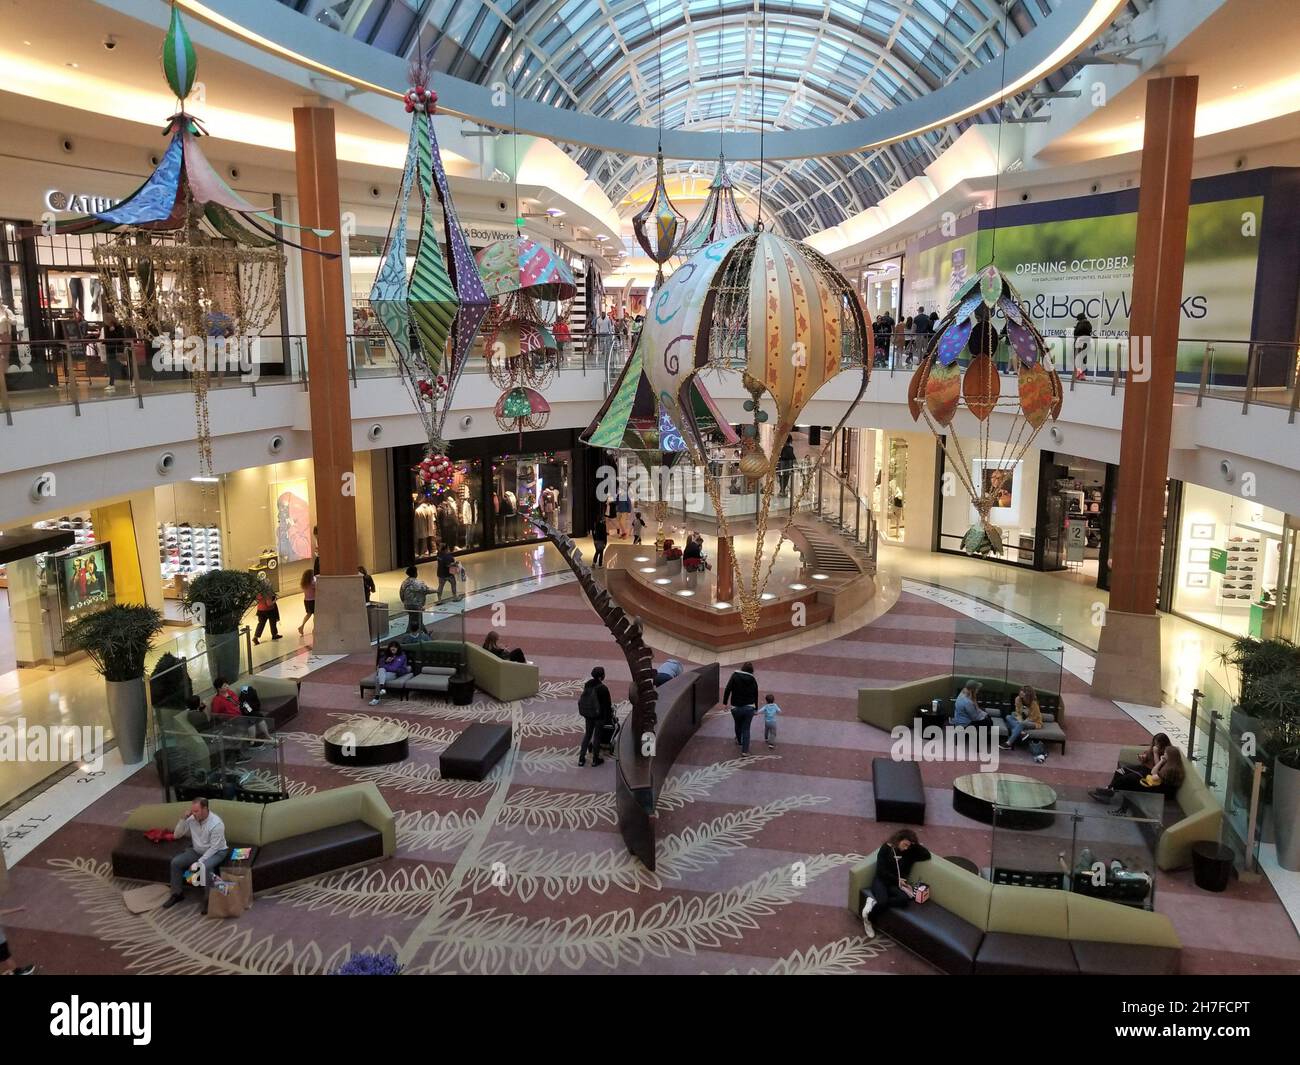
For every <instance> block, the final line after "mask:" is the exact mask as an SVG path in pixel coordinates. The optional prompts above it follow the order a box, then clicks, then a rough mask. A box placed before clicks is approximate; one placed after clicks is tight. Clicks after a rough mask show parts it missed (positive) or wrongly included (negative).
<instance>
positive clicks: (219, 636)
mask: <svg viewBox="0 0 1300 1065" xmlns="http://www.w3.org/2000/svg"><path fill="white" fill-rule="evenodd" d="M203 642H204V644H205V645H206V651H207V656H208V675H209V677H210V678H211V679H212V680H213V681H215V680H216V679H217V678H218V677H222V678H224V679H225V680H227V681H231V682H232V683H233V682H234V680H235V678H236V677H238V676H239V674H240V672H241V669H240V663H241V662H242V660H243V655H242V654H241V653H240V644H241V643H242V642H243V641H242V640H241V639H240V636H239V633H237V632H221V633H213V632H208V633H204V638H203ZM250 665H251V663H250Z"/></svg>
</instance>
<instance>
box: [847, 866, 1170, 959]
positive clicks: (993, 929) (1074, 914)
mask: <svg viewBox="0 0 1300 1065" xmlns="http://www.w3.org/2000/svg"><path fill="white" fill-rule="evenodd" d="M875 870H876V859H875V857H874V856H873V857H872V858H871V859H870V860H869V861H866V862H863V863H862V864H861V865H858V866H855V867H854V868H853V869H852V870H851V872H850V873H849V899H848V902H849V909H851V910H852V911H853V913H854V915H855V916H860V915H861V913H862V903H863V895H864V892H865V891H866V890H867V889H868V888H869V887H870V886H871V880H872V877H873V876H874V875H875ZM911 878H912V880H913V881H916V882H921V883H926V884H928V885H929V886H930V899H929V901H928V902H926V903H925V904H923V905H920V906H918V905H916V904H912V905H909V906H906V907H904V908H901V909H887V910H884V911H883V912H880V913H879V914H877V915H875V919H874V921H873V922H872V923H873V925H874V927H875V928H876V929H877V930H878V931H880V932H883V933H885V934H886V935H888V936H889V937H890V938H891V939H893V940H895V941H897V942H898V943H899V944H900V945H902V946H904V947H906V948H907V949H908V950H910V951H912V953H914V954H916V955H918V956H919V957H921V958H924V959H925V960H926V961H928V962H931V963H932V964H933V965H936V966H937V967H938V968H940V969H941V970H943V971H944V972H945V973H951V974H970V973H976V974H981V975H982V974H985V973H988V974H994V975H1010V974H1016V975H1037V976H1044V975H1047V976H1051V975H1097V976H1101V975H1115V976H1120V975H1125V976H1165V975H1173V974H1175V973H1177V972H1178V966H1179V959H1180V956H1181V954H1182V943H1181V941H1180V940H1179V939H1178V935H1177V933H1175V932H1174V927H1173V925H1172V924H1171V923H1170V921H1169V918H1168V917H1166V916H1165V915H1164V914H1162V913H1154V912H1152V911H1149V910H1139V909H1135V908H1134V907H1131V906H1122V905H1120V904H1119V903H1116V902H1107V901H1104V900H1102V899H1094V898H1089V897H1087V896H1085V895H1079V894H1076V893H1074V892H1070V891H1056V890H1051V889H1048V888H1029V887H1014V886H1011V885H1002V884H998V885H994V884H991V883H989V882H988V881H987V880H985V879H983V878H982V877H980V876H977V875H975V874H974V873H968V872H966V871H965V870H964V869H961V868H958V867H957V866H956V865H953V864H952V862H949V861H945V860H944V859H943V858H931V859H930V860H929V861H927V862H918V863H917V864H916V865H915V866H913V868H912V876H911Z"/></svg>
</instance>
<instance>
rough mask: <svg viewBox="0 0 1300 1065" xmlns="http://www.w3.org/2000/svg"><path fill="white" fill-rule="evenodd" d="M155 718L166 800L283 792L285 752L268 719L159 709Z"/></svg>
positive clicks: (253, 797)
mask: <svg viewBox="0 0 1300 1065" xmlns="http://www.w3.org/2000/svg"><path fill="white" fill-rule="evenodd" d="M155 723H156V726H157V729H158V735H159V739H160V743H159V747H158V751H157V754H156V760H157V763H158V772H159V777H160V778H161V781H162V785H163V791H164V794H165V795H166V797H167V798H168V799H169V800H175V801H185V800H188V799H199V798H206V799H227V800H233V801H237V802H274V801H276V800H278V799H283V798H286V797H287V792H286V783H285V779H284V755H283V751H282V749H281V742H280V740H279V739H278V738H277V737H276V736H275V735H274V734H273V733H271V731H270V730H271V727H272V726H273V724H274V723H273V722H272V721H271V720H270V719H269V718H264V717H261V716H259V715H244V716H240V717H231V718H224V717H221V716H216V717H214V716H212V715H210V714H208V713H207V712H206V711H204V710H176V711H172V710H167V709H164V708H158V709H157V710H156V711H155Z"/></svg>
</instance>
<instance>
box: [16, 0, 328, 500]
mask: <svg viewBox="0 0 1300 1065" xmlns="http://www.w3.org/2000/svg"><path fill="white" fill-rule="evenodd" d="M162 68H163V76H164V77H165V78H166V80H167V84H168V86H169V87H170V89H171V91H172V93H173V94H174V95H175V97H176V100H177V104H178V107H177V110H176V113H175V114H173V115H172V116H171V117H170V118H169V119H167V125H166V128H164V130H163V134H164V135H165V136H166V137H168V138H169V140H168V143H167V147H166V149H165V150H164V151H163V153H162V157H161V158H160V159H159V162H158V165H157V166H156V167H155V168H154V170H153V172H152V173H151V174H150V175H149V177H148V178H147V179H146V180H145V181H144V183H143V184H142V185H140V187H139V188H137V189H136V190H135V191H134V192H132V193H131V194H130V195H128V196H127V197H126V198H125V199H124V200H122V201H121V202H120V203H118V204H116V205H114V206H113V207H110V208H109V209H107V210H105V211H96V212H94V213H92V214H88V215H82V216H78V217H76V218H68V219H64V220H61V221H55V222H52V223H50V226H49V227H42V229H30V230H24V231H23V233H24V235H25V236H27V235H36V234H38V233H40V232H42V231H45V230H47V229H49V228H52V231H53V232H55V233H115V234H118V236H116V237H114V238H113V239H111V240H108V241H105V242H103V243H97V244H95V246H94V247H93V249H92V255H93V256H94V259H95V266H96V268H97V270H98V272H99V278H100V284H101V287H102V290H103V292H104V296H105V299H106V300H107V301H108V305H109V306H110V307H111V308H112V309H113V311H114V313H115V314H116V315H117V317H118V318H119V319H120V320H121V321H123V322H124V323H128V324H129V325H130V326H131V327H132V329H134V330H135V332H136V334H137V335H138V336H142V337H154V338H162V339H165V340H166V341H167V342H168V345H167V346H166V347H165V348H163V349H162V350H164V351H166V350H172V349H171V341H172V340H173V338H177V337H213V338H216V337H222V338H231V337H236V338H241V339H240V341H239V343H240V345H241V351H240V353H239V357H240V360H241V361H242V360H244V359H245V358H247V359H251V357H252V353H251V351H245V350H243V345H244V343H245V341H244V340H243V339H242V338H247V337H253V336H256V335H257V334H259V333H261V331H262V330H263V329H265V328H266V327H267V325H269V324H270V322H271V320H272V318H273V317H274V315H275V311H276V309H277V307H278V306H279V301H280V289H281V287H282V282H283V279H284V256H283V254H282V253H281V250H280V248H281V246H282V245H286V244H287V245H290V246H293V247H300V245H297V244H295V243H294V242H293V241H291V240H288V239H286V238H284V237H283V236H281V235H279V233H278V230H281V229H289V230H300V229H306V228H311V227H303V226H296V225H294V224H293V223H292V222H286V221H285V220H284V219H282V218H277V217H276V216H275V215H273V214H271V213H270V212H269V211H266V210H263V209H262V208H259V207H257V206H256V205H255V204H252V203H250V202H249V201H248V200H246V199H245V198H244V197H243V196H241V195H240V194H239V193H238V192H236V191H235V190H234V189H232V188H231V187H230V186H229V185H227V184H226V182H225V181H224V180H223V179H222V177H221V175H220V174H218V173H217V172H216V170H214V169H213V167H212V164H211V163H209V162H208V160H207V157H206V156H205V155H204V153H203V149H202V148H201V147H200V146H199V138H200V137H202V136H205V135H206V134H205V131H204V129H203V126H202V124H201V123H200V122H199V120H198V119H196V118H195V117H194V116H193V115H191V114H190V113H189V112H187V111H186V109H185V99H186V97H188V96H189V95H190V93H191V91H193V89H194V82H195V77H196V75H197V73H198V56H197V54H196V53H195V50H194V45H193V43H192V42H191V41H190V36H189V33H188V32H187V31H186V29H185V23H184V20H183V19H182V18H181V13H180V10H179V8H177V7H175V6H174V5H173V7H172V12H171V21H170V23H169V25H168V28H167V34H166V37H165V38H164V40H163V49H162ZM311 232H312V233H313V234H315V235H316V236H317V237H320V238H324V237H328V236H331V235H332V234H333V232H334V231H333V230H331V229H317V228H311ZM303 250H315V249H303ZM321 254H328V255H330V257H331V258H337V254H336V253H324V252H322V253H321ZM179 347H180V345H179V344H178V345H177V349H179ZM205 355H206V352H205ZM178 364H179V365H178ZM173 368H183V369H185V370H188V371H189V372H190V375H191V376H190V383H191V387H192V388H193V391H194V411H195V438H196V440H197V442H198V448H199V475H200V476H205V477H207V476H211V475H212V472H213V468H212V434H211V429H210V426H209V423H208V399H207V394H208V382H209V376H210V372H211V370H212V369H213V367H212V366H210V365H209V360H208V359H207V358H206V357H200V358H198V359H193V360H190V359H185V360H184V361H183V362H181V361H180V360H179V357H178V359H177V362H176V363H174V364H173Z"/></svg>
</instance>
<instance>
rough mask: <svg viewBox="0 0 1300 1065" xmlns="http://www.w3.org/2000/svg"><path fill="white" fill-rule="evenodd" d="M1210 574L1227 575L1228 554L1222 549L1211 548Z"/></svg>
mask: <svg viewBox="0 0 1300 1065" xmlns="http://www.w3.org/2000/svg"><path fill="white" fill-rule="evenodd" d="M1210 572H1211V573H1222V574H1225V575H1226V574H1227V572H1228V552H1227V551H1225V550H1224V549H1223V548H1221V547H1212V548H1210Z"/></svg>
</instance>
